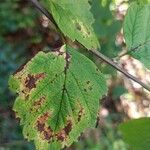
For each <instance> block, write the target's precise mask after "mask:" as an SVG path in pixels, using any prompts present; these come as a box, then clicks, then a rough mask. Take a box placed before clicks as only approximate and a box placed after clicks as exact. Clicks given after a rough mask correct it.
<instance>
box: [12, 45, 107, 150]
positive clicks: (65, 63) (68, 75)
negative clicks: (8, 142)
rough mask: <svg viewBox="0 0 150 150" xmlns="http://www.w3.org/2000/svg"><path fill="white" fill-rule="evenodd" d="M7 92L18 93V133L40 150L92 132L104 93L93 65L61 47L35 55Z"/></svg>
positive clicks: (100, 78) (85, 58)
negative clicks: (84, 132)
mask: <svg viewBox="0 0 150 150" xmlns="http://www.w3.org/2000/svg"><path fill="white" fill-rule="evenodd" d="M10 88H11V89H14V90H16V92H17V93H18V97H17V99H16V101H15V104H14V111H15V112H16V116H17V117H19V118H20V119H21V120H20V123H21V125H23V134H24V136H25V138H27V139H28V140H34V142H35V145H36V148H37V149H40V150H42V149H44V150H49V149H59V148H63V147H64V146H69V145H71V144H72V143H73V142H74V141H76V140H77V138H78V137H79V135H80V133H81V132H83V131H84V130H85V129H86V128H88V127H93V126H94V125H95V122H96V117H97V113H98V109H99V99H100V98H101V97H102V95H103V94H105V93H106V91H107V88H106V82H105V79H104V77H103V74H102V73H101V72H100V71H99V70H98V68H97V67H96V66H95V64H94V63H93V62H92V61H90V60H89V59H88V58H87V57H85V56H84V55H82V54H80V53H79V52H77V51H76V50H74V49H72V48H70V47H66V46H62V47H61V48H60V49H59V50H57V51H53V52H48V53H44V52H39V53H38V54H37V55H36V56H35V57H34V58H32V59H31V60H30V61H29V62H28V63H27V64H26V65H25V66H23V69H21V70H19V71H18V72H17V73H16V74H15V75H13V76H11V78H10Z"/></svg>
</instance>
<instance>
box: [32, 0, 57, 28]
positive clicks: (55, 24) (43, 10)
mask: <svg viewBox="0 0 150 150" xmlns="http://www.w3.org/2000/svg"><path fill="white" fill-rule="evenodd" d="M30 1H31V2H32V4H33V5H34V6H35V7H36V8H37V9H38V10H39V11H40V12H42V14H44V15H45V16H46V17H47V18H48V19H49V20H50V22H51V23H52V24H53V25H54V26H55V27H56V28H58V26H57V23H56V22H55V20H54V18H53V16H52V15H51V14H50V13H49V12H48V11H47V10H46V9H45V8H44V7H43V6H42V5H41V4H40V3H39V2H38V1H37V0H30Z"/></svg>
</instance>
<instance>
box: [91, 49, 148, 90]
mask: <svg viewBox="0 0 150 150" xmlns="http://www.w3.org/2000/svg"><path fill="white" fill-rule="evenodd" d="M90 51H91V52H92V53H93V54H95V55H96V56H97V57H98V58H100V59H101V60H103V61H104V62H106V63H107V64H109V65H111V66H112V67H113V68H115V69H116V70H118V71H119V72H121V73H122V74H124V75H125V76H126V77H128V78H130V79H131V80H133V81H134V82H136V83H138V84H140V85H141V86H142V87H144V88H145V89H147V90H148V91H150V87H149V86H147V85H146V84H144V83H143V82H142V81H140V80H139V79H137V78H136V77H134V76H132V75H131V74H129V73H128V72H126V71H125V70H124V69H123V68H121V67H120V66H119V65H118V64H117V63H115V62H114V61H112V60H111V59H110V58H108V57H106V56H105V55H103V54H102V53H100V52H99V51H97V50H90Z"/></svg>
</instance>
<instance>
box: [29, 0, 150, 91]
mask: <svg viewBox="0 0 150 150" xmlns="http://www.w3.org/2000/svg"><path fill="white" fill-rule="evenodd" d="M30 1H31V2H32V3H33V4H34V6H35V7H36V8H38V10H40V11H41V12H42V13H43V14H44V15H45V16H47V18H48V19H50V20H51V22H53V21H54V18H53V17H52V15H51V14H50V13H47V12H48V11H47V10H45V8H43V6H41V4H40V3H39V2H38V1H37V0H30ZM54 24H56V23H55V21H54ZM56 25H57V24H56ZM90 51H91V52H92V53H93V54H94V55H96V56H97V57H98V58H100V59H102V60H103V61H104V62H106V63H107V64H109V65H111V66H112V67H114V68H115V69H116V70H118V71H119V72H121V73H123V74H124V75H125V76H126V77H128V78H130V79H131V80H133V81H135V82H136V83H138V84H140V85H141V86H142V87H144V88H145V89H147V90H148V91H150V87H148V86H147V85H146V84H144V83H143V82H141V81H140V80H139V79H137V78H136V77H134V76H132V75H131V74H129V73H128V72H126V71H125V70H124V69H123V68H121V67H120V66H118V64H117V63H115V62H113V61H112V60H111V59H110V58H108V57H106V56H105V55H103V54H102V53H100V52H99V51H97V50H93V49H92V50H90Z"/></svg>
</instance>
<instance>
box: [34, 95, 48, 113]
mask: <svg viewBox="0 0 150 150" xmlns="http://www.w3.org/2000/svg"><path fill="white" fill-rule="evenodd" d="M44 101H45V97H44V96H42V97H41V98H40V99H39V100H37V101H35V102H34V103H33V108H34V109H32V110H38V109H39V108H40V107H41V105H42V104H43V103H44Z"/></svg>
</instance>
